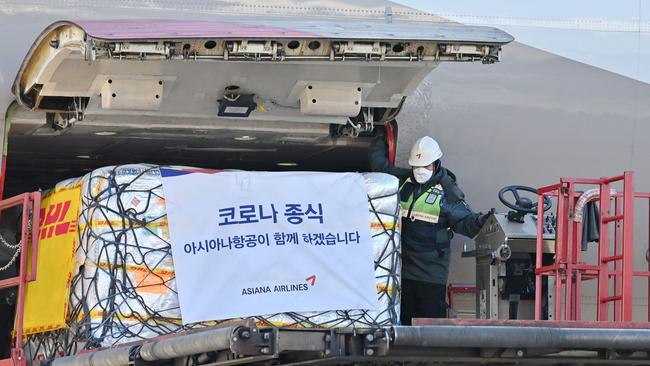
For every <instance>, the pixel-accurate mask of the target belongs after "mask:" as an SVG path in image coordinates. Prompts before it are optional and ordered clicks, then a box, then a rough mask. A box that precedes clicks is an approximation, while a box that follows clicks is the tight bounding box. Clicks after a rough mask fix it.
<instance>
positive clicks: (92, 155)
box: [4, 103, 371, 197]
mask: <svg viewBox="0 0 650 366" xmlns="http://www.w3.org/2000/svg"><path fill="white" fill-rule="evenodd" d="M6 120H7V122H6V123H7V127H8V133H7V134H6V136H7V141H6V152H7V159H6V170H5V173H6V175H5V184H4V187H5V190H4V196H5V197H10V196H13V195H16V194H20V193H23V192H28V191H34V190H38V189H48V188H51V187H53V186H54V185H55V184H56V183H57V182H60V181H62V180H64V179H67V178H72V177H80V176H82V175H84V174H86V173H88V172H89V171H91V170H93V169H96V168H99V167H102V166H109V165H120V164H129V163H151V164H158V165H183V166H192V167H199V168H206V169H243V170H264V171H278V170H303V171H304V170H307V171H332V172H341V171H367V170H368V169H369V166H368V161H367V148H368V146H369V144H370V142H371V134H368V133H366V134H362V135H360V136H358V137H356V138H350V137H343V136H339V137H336V136H338V135H339V134H338V133H337V132H336V131H335V129H336V127H337V126H333V125H327V124H313V123H304V124H301V123H291V125H290V126H284V125H283V124H281V123H277V122H276V123H264V122H259V121H256V122H241V121H239V123H237V124H233V125H231V126H230V128H221V127H220V126H218V125H217V126H215V123H214V121H210V120H204V121H196V120H190V119H188V120H172V119H170V120H169V121H164V120H161V119H160V118H158V117H156V118H146V117H140V118H138V119H137V120H136V119H130V118H124V117H111V116H105V117H101V118H94V119H90V118H88V119H86V120H84V121H83V122H80V123H78V124H77V125H75V126H74V127H73V128H66V129H59V128H56V126H54V125H53V123H55V121H52V117H48V116H47V115H46V113H44V112H32V111H28V110H26V109H24V108H22V107H20V106H18V105H17V103H14V104H13V105H12V106H11V107H10V108H9V110H8V112H7V115H6ZM232 126H236V128H232Z"/></svg>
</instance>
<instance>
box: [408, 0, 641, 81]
mask: <svg viewBox="0 0 650 366" xmlns="http://www.w3.org/2000/svg"><path fill="white" fill-rule="evenodd" d="M397 2H398V3H401V4H404V5H408V6H411V7H413V8H417V9H420V10H423V11H427V12H431V13H435V14H442V15H445V16H446V17H448V18H451V19H453V20H457V21H460V22H463V23H473V24H484V25H494V26H497V27H499V28H501V29H503V30H506V31H508V32H510V33H511V34H512V35H514V36H515V38H516V39H517V40H518V41H519V42H522V43H525V44H528V45H531V46H533V47H538V48H541V49H543V50H546V51H549V52H553V53H556V54H559V55H562V56H565V57H568V58H571V59H574V60H576V61H580V62H584V63H588V64H591V65H593V66H596V67H600V68H603V69H606V70H609V71H613V72H616V73H619V74H622V75H625V76H628V77H632V78H635V79H637V80H641V81H644V82H646V83H650V63H649V62H648V58H650V0H618V1H608V0H572V1H562V0H546V1H539V0H538V1H511V0H490V1H484V0H435V1H431V0H398V1H397ZM639 29H640V31H639Z"/></svg>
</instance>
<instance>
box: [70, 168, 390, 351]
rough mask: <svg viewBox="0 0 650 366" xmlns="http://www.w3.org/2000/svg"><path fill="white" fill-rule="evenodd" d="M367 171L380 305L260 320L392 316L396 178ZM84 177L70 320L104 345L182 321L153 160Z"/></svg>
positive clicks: (349, 320)
mask: <svg viewBox="0 0 650 366" xmlns="http://www.w3.org/2000/svg"><path fill="white" fill-rule="evenodd" d="M364 178H365V183H366V187H367V190H368V195H369V201H368V202H369V215H370V222H371V233H372V239H373V248H374V256H375V275H376V278H377V294H378V298H379V301H380V304H381V310H380V311H363V310H340V311H329V312H319V313H284V314H271V315H260V316H259V317H258V321H259V323H260V324H261V325H277V326H289V327H334V326H339V327H344V326H345V327H370V326H388V325H391V324H394V323H395V322H396V321H397V319H398V318H399V287H400V286H399V283H400V277H399V271H400V268H401V263H400V247H399V245H400V240H399V197H398V194H397V191H398V180H397V179H396V178H395V177H393V176H390V175H387V174H383V173H366V174H364ZM82 182H83V186H82V187H83V188H82V205H81V207H82V208H81V210H80V218H79V243H80V245H79V249H78V251H77V263H78V266H77V269H78V273H77V274H76V275H75V277H74V279H73V292H72V294H71V297H72V299H71V306H72V308H73V316H74V318H75V319H74V324H71V327H77V328H79V329H82V328H83V329H85V330H86V331H87V332H88V339H89V340H90V341H91V342H93V341H94V342H95V343H97V344H100V345H102V346H111V345H114V344H119V343H125V342H131V341H134V340H137V339H143V338H144V339H146V338H151V337H155V336H158V335H161V334H168V333H173V332H176V331H179V330H182V329H184V328H183V327H182V326H181V324H182V322H181V319H180V308H179V305H178V296H177V292H176V282H175V280H174V267H173V261H172V256H171V248H170V244H169V231H168V226H167V218H166V212H165V201H164V197H163V192H162V182H161V179H160V171H159V169H158V167H157V166H153V165H141V164H137V165H124V166H117V167H105V168H100V169H97V170H95V171H93V172H91V173H89V174H87V175H86V176H84V177H83V178H82ZM224 301H227V300H225V299H224Z"/></svg>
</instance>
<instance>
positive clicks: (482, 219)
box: [478, 207, 497, 226]
mask: <svg viewBox="0 0 650 366" xmlns="http://www.w3.org/2000/svg"><path fill="white" fill-rule="evenodd" d="M496 212H497V210H496V209H495V208H494V207H492V208H491V209H490V211H488V212H487V213H486V214H483V215H481V216H479V217H478V223H479V224H480V225H481V226H483V225H485V223H486V222H487V220H488V218H489V217H490V215H494V214H495V213H496Z"/></svg>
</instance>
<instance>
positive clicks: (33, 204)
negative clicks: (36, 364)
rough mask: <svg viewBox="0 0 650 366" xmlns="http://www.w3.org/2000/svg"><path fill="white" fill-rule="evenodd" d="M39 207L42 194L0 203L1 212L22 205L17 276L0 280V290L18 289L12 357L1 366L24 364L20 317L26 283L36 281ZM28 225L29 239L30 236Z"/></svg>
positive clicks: (38, 193) (23, 305)
mask: <svg viewBox="0 0 650 366" xmlns="http://www.w3.org/2000/svg"><path fill="white" fill-rule="evenodd" d="M40 205H41V193H40V192H33V193H23V194H21V195H19V196H15V197H12V198H8V199H6V200H2V201H0V212H2V211H3V210H5V209H7V208H10V207H15V206H22V207H23V210H22V231H21V236H20V243H21V247H20V258H19V264H18V266H19V271H18V276H16V277H13V278H8V279H4V280H0V289H4V288H10V287H18V294H17V304H16V322H15V326H16V329H14V332H15V334H16V338H15V343H14V344H13V347H12V349H11V358H8V359H4V360H0V366H24V365H25V364H26V360H25V355H24V351H23V318H24V309H25V287H26V286H27V282H31V281H34V280H35V279H36V264H37V261H36V258H37V257H38V232H39V222H40V217H39V216H40ZM30 212H31V213H32V219H31V224H30V222H29V213H30ZM30 226H31V238H30V236H29V234H30ZM28 244H29V245H30V248H29V249H30V251H31V253H30V254H31V260H30V267H29V268H28V267H27V256H28V250H27V246H28Z"/></svg>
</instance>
